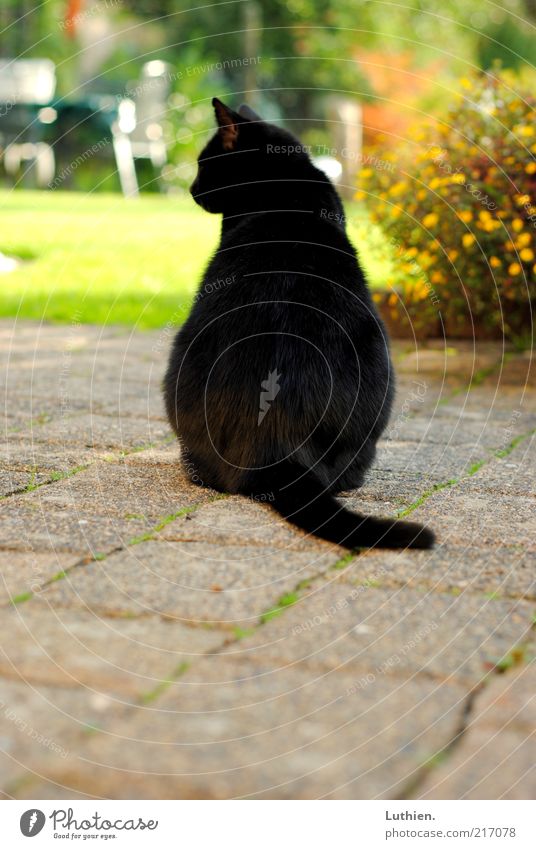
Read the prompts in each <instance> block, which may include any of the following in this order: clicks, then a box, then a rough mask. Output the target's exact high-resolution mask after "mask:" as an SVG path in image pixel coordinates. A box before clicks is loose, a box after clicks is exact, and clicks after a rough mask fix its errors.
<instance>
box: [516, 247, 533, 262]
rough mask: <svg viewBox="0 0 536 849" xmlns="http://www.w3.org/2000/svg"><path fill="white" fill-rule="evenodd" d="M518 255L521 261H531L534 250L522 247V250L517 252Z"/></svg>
mask: <svg viewBox="0 0 536 849" xmlns="http://www.w3.org/2000/svg"><path fill="white" fill-rule="evenodd" d="M519 256H520V257H521V259H522V260H523V262H532V260H533V259H534V252H533V251H531V249H530V248H523V250H522V251H520V252H519Z"/></svg>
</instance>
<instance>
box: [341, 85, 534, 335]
mask: <svg viewBox="0 0 536 849" xmlns="http://www.w3.org/2000/svg"><path fill="white" fill-rule="evenodd" d="M534 88H535V86H534V80H532V85H530V84H528V83H527V82H526V81H524V80H520V78H518V77H515V76H514V75H513V74H512V73H511V72H507V71H500V70H497V71H494V72H493V73H492V74H491V73H490V74H483V75H476V74H475V75H474V76H473V77H471V78H469V79H468V78H465V79H462V80H461V81H460V89H461V91H460V93H459V94H456V95H454V102H453V103H452V105H451V106H450V108H449V109H448V110H447V111H446V113H445V114H442V115H439V116H437V117H435V118H434V120H430V121H428V122H427V123H426V124H425V125H424V126H421V127H420V128H419V129H418V130H417V131H415V132H414V133H413V134H412V136H411V138H410V139H409V140H408V143H407V144H405V145H403V146H402V147H401V148H400V149H397V150H396V151H393V149H392V148H389V147H388V146H387V145H386V149H385V150H378V151H375V154H376V161H382V162H390V163H391V164H392V166H393V167H392V169H389V168H382V169H381V170H380V169H376V168H364V169H363V170H362V171H361V172H360V175H359V178H358V180H359V185H358V193H357V197H358V198H359V199H366V202H367V203H368V205H369V207H370V209H371V214H372V217H373V219H374V220H375V221H377V222H378V223H380V224H381V226H382V228H383V230H384V233H385V234H386V235H387V237H388V241H389V243H390V245H391V247H392V248H394V249H395V253H396V257H397V262H396V271H395V273H394V277H393V279H392V280H390V281H388V283H389V284H390V286H391V287H393V289H394V290H396V292H397V293H398V294H395V293H393V294H392V295H391V296H390V297H389V299H388V301H389V305H390V306H389V308H390V309H391V311H392V317H393V318H396V315H397V313H398V315H399V317H400V315H401V313H402V312H403V311H404V310H407V311H408V314H409V317H410V319H411V321H412V322H413V323H414V324H415V325H416V326H417V328H419V327H423V326H425V325H426V324H427V323H430V322H434V321H436V320H437V318H438V313H439V317H440V320H441V322H442V323H443V324H444V326H445V329H446V330H447V332H449V331H450V332H455V331H456V330H457V329H460V328H463V327H465V328H466V329H467V328H468V327H469V328H471V327H472V324H473V322H474V324H475V326H476V328H477V331H478V329H479V328H483V329H485V330H486V329H487V331H490V330H491V331H497V330H500V329H502V330H504V332H505V333H506V334H511V335H516V334H517V335H519V334H523V333H526V332H527V331H528V329H529V328H530V316H531V310H530V306H531V302H532V300H534V296H535V293H536V157H535V154H536V121H535V118H536V112H535V107H536V98H535V97H534V95H533V94H532V91H533V90H534Z"/></svg>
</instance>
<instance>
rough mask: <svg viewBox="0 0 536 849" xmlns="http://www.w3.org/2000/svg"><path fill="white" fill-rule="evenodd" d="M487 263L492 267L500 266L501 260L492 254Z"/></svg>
mask: <svg viewBox="0 0 536 849" xmlns="http://www.w3.org/2000/svg"><path fill="white" fill-rule="evenodd" d="M489 264H490V265H491V267H492V268H500V267H501V265H502V262H501V260H500V259H499V258H498V257H496V256H492V257H491V258H490V261H489Z"/></svg>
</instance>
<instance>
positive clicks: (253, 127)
mask: <svg viewBox="0 0 536 849" xmlns="http://www.w3.org/2000/svg"><path fill="white" fill-rule="evenodd" d="M212 105H213V106H214V111H215V113H216V123H217V125H218V131H217V132H216V133H215V135H214V136H213V137H212V138H211V139H210V141H209V142H208V144H207V145H206V147H205V148H204V149H203V150H202V152H201V154H200V155H199V158H198V172H197V176H196V178H195V180H194V182H193V183H192V186H191V188H190V191H191V194H192V197H193V198H194V200H195V201H196V203H198V204H199V205H200V206H202V207H203V209H206V210H207V211H208V212H223V213H224V214H230V215H233V214H237V215H240V214H241V213H245V212H249V211H253V210H258V211H261V210H262V209H289V208H293V205H294V204H296V203H299V202H300V200H302V199H303V198H305V197H307V196H308V195H309V194H311V192H312V191H314V185H315V184H317V185H318V184H319V183H320V184H322V185H323V186H324V187H325V186H326V184H328V185H329V180H328V179H327V177H326V176H325V174H323V173H322V172H321V171H319V170H318V169H317V168H315V166H314V165H313V163H312V162H311V159H310V157H309V154H308V151H307V148H306V147H305V146H304V145H302V144H301V143H300V142H299V141H298V139H296V138H295V137H294V136H293V135H292V134H291V133H289V132H287V131H286V130H283V129H281V128H280V127H277V126H275V124H269V123H267V122H266V121H263V120H262V119H261V118H260V117H259V116H258V115H256V113H255V112H253V110H252V109H250V108H249V106H241V107H240V108H239V110H238V112H235V111H233V110H232V109H230V108H229V107H228V106H226V105H225V104H224V103H222V102H221V100H218V99H217V98H214V99H213V101H212Z"/></svg>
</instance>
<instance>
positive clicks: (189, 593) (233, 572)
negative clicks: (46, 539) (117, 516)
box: [45, 541, 337, 628]
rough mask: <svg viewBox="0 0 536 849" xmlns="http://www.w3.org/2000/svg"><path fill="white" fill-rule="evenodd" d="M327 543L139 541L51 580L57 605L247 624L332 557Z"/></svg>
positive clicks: (229, 624) (51, 594) (49, 594)
mask: <svg viewBox="0 0 536 849" xmlns="http://www.w3.org/2000/svg"><path fill="white" fill-rule="evenodd" d="M336 559H337V557H336V556H334V555H333V554H332V553H331V552H330V550H329V548H328V550H326V549H325V548H324V547H321V548H320V549H318V550H316V549H314V550H306V551H294V550H288V551H285V550H281V549H277V548H261V547H255V546H243V545H240V546H233V545H229V546H227V545H218V544H209V543H201V542H199V543H198V542H181V541H177V542H171V541H169V542H163V541H162V542H154V541H149V542H143V543H141V544H139V545H135V546H132V547H131V548H128V549H126V550H125V551H120V552H117V553H116V554H112V555H111V556H110V557H108V558H107V559H106V560H103V561H102V562H99V563H96V564H94V565H93V564H92V565H91V567H90V568H82V569H77V570H76V571H75V572H73V573H71V575H69V580H68V581H58V582H57V583H56V584H54V585H53V586H51V587H49V588H48V589H47V591H46V593H45V596H46V598H47V599H48V601H49V602H50V604H51V605H52V606H54V607H56V606H62V607H66V606H67V607H76V606H81V605H83V606H84V607H86V606H87V607H88V608H89V609H90V610H93V611H95V612H98V613H100V614H101V615H108V614H110V613H113V614H119V613H131V614H133V615H140V614H147V613H152V614H160V615H162V616H166V617H170V618H172V619H176V620H179V621H182V622H186V623H189V624H194V625H195V624H197V623H203V622H206V623H212V624H218V625H219V624H222V625H225V626H226V627H229V628H231V627H233V626H240V627H242V628H248V627H251V626H252V625H254V624H257V622H258V620H259V616H260V615H261V614H262V613H263V612H264V611H265V610H267V609H269V608H271V607H272V606H273V605H274V604H275V602H276V601H277V600H278V599H279V598H280V597H281V596H283V595H285V594H286V593H289V592H291V591H292V590H293V589H294V588H295V586H296V584H298V583H299V582H300V581H303V580H305V579H307V578H310V577H311V576H313V575H316V574H317V573H319V572H322V571H326V570H328V569H329V568H330V566H331V565H332V564H333V563H334V562H336Z"/></svg>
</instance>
